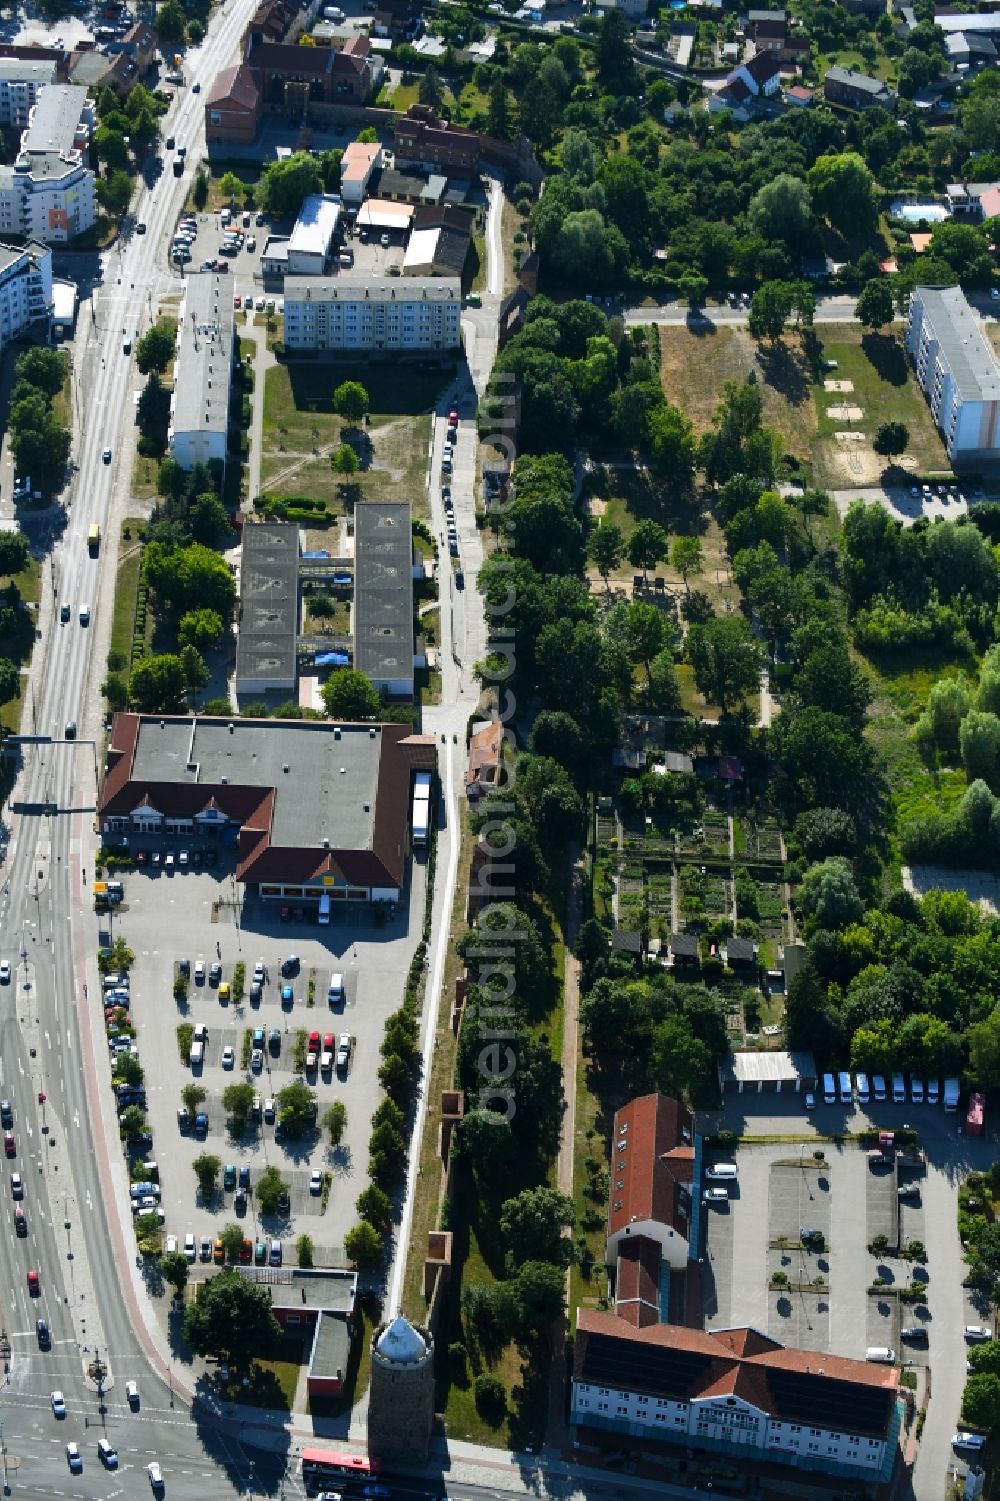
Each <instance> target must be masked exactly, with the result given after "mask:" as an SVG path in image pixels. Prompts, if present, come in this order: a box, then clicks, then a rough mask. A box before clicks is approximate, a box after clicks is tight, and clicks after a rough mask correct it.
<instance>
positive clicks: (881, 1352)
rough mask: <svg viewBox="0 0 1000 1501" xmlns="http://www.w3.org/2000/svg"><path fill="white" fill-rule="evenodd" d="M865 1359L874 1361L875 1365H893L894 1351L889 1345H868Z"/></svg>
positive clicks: (894, 1359)
mask: <svg viewBox="0 0 1000 1501" xmlns="http://www.w3.org/2000/svg"><path fill="white" fill-rule="evenodd" d="M865 1359H866V1360H871V1361H874V1362H875V1363H876V1364H877V1365H894V1364H895V1361H896V1352H895V1350H893V1349H892V1347H891V1346H890V1345H869V1346H868V1349H867V1350H866V1351H865Z"/></svg>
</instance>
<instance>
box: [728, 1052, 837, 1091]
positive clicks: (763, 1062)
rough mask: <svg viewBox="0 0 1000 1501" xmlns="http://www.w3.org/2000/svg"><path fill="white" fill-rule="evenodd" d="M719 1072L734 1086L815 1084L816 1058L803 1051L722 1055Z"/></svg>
mask: <svg viewBox="0 0 1000 1501" xmlns="http://www.w3.org/2000/svg"><path fill="white" fill-rule="evenodd" d="M719 1073H720V1075H721V1076H722V1079H723V1081H725V1080H726V1079H731V1080H735V1081H736V1082H737V1083H743V1084H756V1083H758V1082H759V1081H763V1082H764V1083H767V1084H774V1083H777V1082H778V1081H779V1080H780V1081H781V1083H783V1084H784V1083H792V1082H794V1080H796V1079H801V1080H802V1082H803V1083H807V1084H813V1083H815V1082H816V1078H817V1074H816V1059H815V1058H814V1057H813V1055H812V1053H810V1052H809V1051H808V1050H806V1049H802V1050H800V1051H798V1052H794V1053H724V1054H723V1055H722V1058H721V1059H720V1060H719Z"/></svg>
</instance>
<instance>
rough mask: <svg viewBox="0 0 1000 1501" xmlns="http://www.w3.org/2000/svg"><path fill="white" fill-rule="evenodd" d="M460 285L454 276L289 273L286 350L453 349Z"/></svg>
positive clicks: (457, 335) (458, 335)
mask: <svg viewBox="0 0 1000 1501" xmlns="http://www.w3.org/2000/svg"><path fill="white" fill-rule="evenodd" d="M461 312H462V284H461V282H460V281H459V279H458V278H457V277H426V278H423V277H409V278H407V280H406V281H405V282H399V283H395V282H393V281H388V280H387V281H374V280H372V281H368V280H357V279H351V278H350V277H343V276H338V277H335V278H312V277H291V276H290V277H289V278H288V279H287V280H286V282H285V343H286V344H287V346H288V348H289V349H317V350H319V349H374V350H379V349H400V350H438V349H457V348H458V346H459V344H460V343H461Z"/></svg>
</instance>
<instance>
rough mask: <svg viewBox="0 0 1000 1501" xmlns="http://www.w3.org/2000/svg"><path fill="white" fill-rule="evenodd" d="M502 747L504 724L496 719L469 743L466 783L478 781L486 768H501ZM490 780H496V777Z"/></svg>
mask: <svg viewBox="0 0 1000 1501" xmlns="http://www.w3.org/2000/svg"><path fill="white" fill-rule="evenodd" d="M502 749H503V725H502V724H501V723H500V721H499V719H495V720H493V722H492V723H491V724H488V725H485V726H484V727H483V729H481V730H479V731H478V733H477V734H475V735H473V737H472V740H471V742H470V745H469V769H468V771H467V772H466V776H465V780H466V785H471V784H472V783H473V782H476V781H478V780H479V773H480V772H481V771H483V770H485V769H486V768H492V769H493V770H497V769H499V766H500V753H501V751H502ZM490 780H495V778H491V779H490Z"/></svg>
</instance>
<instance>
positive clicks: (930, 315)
mask: <svg viewBox="0 0 1000 1501" xmlns="http://www.w3.org/2000/svg"><path fill="white" fill-rule="evenodd" d="M906 352H907V354H908V355H909V357H910V359H911V360H912V362H913V366H914V369H915V371H916V375H917V380H918V381H919V382H920V388H921V390H922V391H923V393H924V395H925V396H926V397H927V400H928V403H929V404H930V409H931V412H932V414H933V417H934V421H935V422H936V423H937V426H938V429H939V430H940V433H941V436H942V438H943V439H944V443H945V448H946V449H947V450H948V457H949V459H951V460H952V462H953V463H961V462H966V463H968V462H975V461H978V460H982V459H995V458H996V456H997V452H998V450H1000V367H998V366H997V361H996V357H995V356H994V354H993V351H992V349H991V348H990V346H989V344H988V343H987V340H986V336H985V334H984V333H983V327H982V323H981V322H980V319H979V316H978V314H976V313H975V312H974V311H973V309H972V308H971V307H970V306H969V304H968V303H967V302H966V300H965V294H964V293H963V292H962V290H961V288H960V287H916V288H915V289H914V292H913V296H912V297H911V299H910V315H909V319H908V321H907V325H906Z"/></svg>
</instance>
